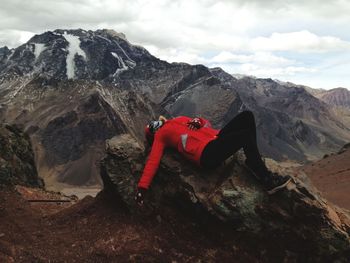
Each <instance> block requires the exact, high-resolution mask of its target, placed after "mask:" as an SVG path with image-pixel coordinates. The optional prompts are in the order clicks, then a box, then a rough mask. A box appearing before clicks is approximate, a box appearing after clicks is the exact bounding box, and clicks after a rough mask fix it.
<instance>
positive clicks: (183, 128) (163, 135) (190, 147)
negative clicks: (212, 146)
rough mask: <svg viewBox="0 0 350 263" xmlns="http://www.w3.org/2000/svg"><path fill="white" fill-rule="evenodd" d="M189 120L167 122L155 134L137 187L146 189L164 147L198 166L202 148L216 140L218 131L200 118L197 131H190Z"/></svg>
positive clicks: (187, 118)
mask: <svg viewBox="0 0 350 263" xmlns="http://www.w3.org/2000/svg"><path fill="white" fill-rule="evenodd" d="M190 120H191V118H189V117H185V116H181V117H177V118H174V119H170V120H167V121H166V122H165V124H164V125H163V126H162V127H161V128H160V129H159V130H158V131H157V132H156V133H155V135H154V141H153V145H152V150H151V153H150V155H149V156H148V159H147V162H146V165H145V168H144V170H143V174H142V176H141V179H140V181H139V183H138V187H140V188H145V189H148V187H149V185H150V184H151V181H152V179H153V177H154V175H155V174H156V172H157V169H158V166H159V163H160V159H161V158H162V155H163V150H164V148H165V147H171V148H175V149H177V150H178V151H179V152H180V153H181V154H182V155H184V156H185V157H186V158H187V159H189V160H191V161H193V162H195V163H197V164H198V165H199V161H200V157H201V154H202V151H203V149H204V147H205V146H206V145H207V144H208V142H210V141H211V140H213V139H215V138H216V135H217V134H218V132H219V131H218V130H215V129H213V128H212V127H211V124H210V123H209V121H207V120H205V119H202V118H200V120H201V123H202V125H201V126H202V127H201V128H199V129H198V130H190V129H189V128H188V126H187V123H188V122H189V121H190Z"/></svg>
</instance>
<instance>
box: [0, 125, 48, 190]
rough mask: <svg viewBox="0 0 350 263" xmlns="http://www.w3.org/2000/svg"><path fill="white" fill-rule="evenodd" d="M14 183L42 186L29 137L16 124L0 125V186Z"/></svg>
mask: <svg viewBox="0 0 350 263" xmlns="http://www.w3.org/2000/svg"><path fill="white" fill-rule="evenodd" d="M14 184H21V185H26V186H34V187H43V186H44V183H43V180H41V179H40V178H39V177H38V174H37V171H36V167H35V163H34V154H33V150H32V146H31V143H30V139H29V137H28V135H27V134H25V133H23V132H22V131H21V130H20V129H19V128H18V127H16V126H10V125H5V126H2V125H1V126H0V187H1V186H4V185H6V186H8V185H14Z"/></svg>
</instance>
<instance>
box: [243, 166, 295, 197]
mask: <svg viewBox="0 0 350 263" xmlns="http://www.w3.org/2000/svg"><path fill="white" fill-rule="evenodd" d="M245 164H246V166H247V167H248V169H249V170H250V171H251V172H252V173H253V174H254V176H255V177H256V178H257V179H258V181H260V182H261V183H262V185H263V186H264V187H265V188H266V190H267V193H268V194H274V193H276V192H277V191H279V190H281V189H283V188H284V187H286V186H287V184H288V183H289V182H290V181H291V180H292V178H291V177H290V176H289V175H286V176H282V175H279V174H277V173H272V172H271V171H269V170H268V169H267V167H266V165H265V164H264V163H263V162H262V161H261V163H253V162H250V161H249V160H248V159H246V160H245Z"/></svg>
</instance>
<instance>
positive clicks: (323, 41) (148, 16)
mask: <svg viewBox="0 0 350 263" xmlns="http://www.w3.org/2000/svg"><path fill="white" fill-rule="evenodd" d="M0 6H1V9H0V46H4V45H7V46H9V47H16V46H18V45H20V44H22V43H24V42H26V41H27V40H28V39H29V38H30V37H31V36H33V35H34V34H38V33H42V32H43V31H46V30H53V29H57V28H83V29H99V28H111V29H114V30H116V31H118V32H123V33H125V34H126V37H127V38H128V39H129V41H130V42H132V43H134V44H139V45H142V46H144V47H146V48H147V49H148V50H149V51H150V52H151V53H152V54H153V55H155V56H157V57H159V58H161V59H164V60H167V61H169V62H173V61H178V62H188V63H191V64H205V65H206V66H209V67H216V66H220V67H222V68H223V69H224V70H226V71H227V72H229V73H233V74H246V75H253V76H257V77H264V78H267V77H271V78H273V79H279V80H282V81H291V82H294V83H297V84H304V85H308V86H311V87H313V88H325V89H330V88H335V87H346V88H348V89H350V74H349V69H350V31H349V25H350V15H349V14H350V1H349V0H328V1H322V0H308V1H302V0H284V1H283V0H264V1H260V0H249V1H244V0H223V1H215V0H196V1H194V0H149V1H146V0H135V1H133V0H74V1H71V0H25V1H21V0H11V1H9V0H0Z"/></svg>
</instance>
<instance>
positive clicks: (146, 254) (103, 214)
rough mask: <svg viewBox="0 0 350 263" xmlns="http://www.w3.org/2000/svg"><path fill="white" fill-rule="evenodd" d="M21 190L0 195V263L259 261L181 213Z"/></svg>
mask: <svg viewBox="0 0 350 263" xmlns="http://www.w3.org/2000/svg"><path fill="white" fill-rule="evenodd" d="M20 192H21V194H19V192H17V191H13V190H8V191H2V192H0V262H247V261H248V262H256V260H255V259H254V258H251V257H250V256H249V255H247V254H244V253H242V251H240V250H239V249H238V248H235V247H232V246H231V247H227V246H225V243H224V242H223V241H220V240H217V239H212V238H211V237H210V235H208V234H206V233H203V232H202V231H201V230H200V229H199V228H198V227H197V226H196V225H195V224H192V223H191V221H190V220H188V218H182V217H181V216H179V215H175V214H173V217H169V218H161V217H160V216H154V215H144V217H143V219H142V220H140V218H139V217H137V218H136V217H134V216H131V215H130V214H128V213H127V212H125V211H124V210H123V208H122V207H120V206H119V205H118V204H117V203H116V202H115V201H113V199H111V198H110V197H108V196H106V194H99V195H98V196H97V197H96V198H92V197H86V198H85V199H83V200H81V201H80V202H78V203H76V204H74V205H71V206H70V207H68V208H67V207H66V206H62V205H57V204H55V203H54V204H51V207H48V206H49V205H48V204H40V203H35V204H30V203H28V202H27V201H26V200H25V199H28V198H32V199H35V198H42V199H44V198H48V199H50V198H58V197H59V196H53V195H52V193H50V194H46V193H45V192H40V191H35V190H32V189H30V190H26V189H23V188H21V189H20ZM31 193H32V195H31ZM42 205H43V206H44V207H41V206H42ZM43 208H45V209H43Z"/></svg>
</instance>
